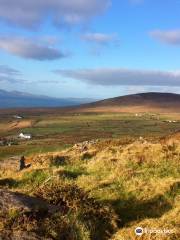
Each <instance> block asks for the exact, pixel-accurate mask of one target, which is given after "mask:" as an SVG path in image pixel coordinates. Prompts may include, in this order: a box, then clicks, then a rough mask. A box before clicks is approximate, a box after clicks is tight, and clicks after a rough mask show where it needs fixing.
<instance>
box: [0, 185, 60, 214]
mask: <svg viewBox="0 0 180 240" xmlns="http://www.w3.org/2000/svg"><path fill="white" fill-rule="evenodd" d="M10 209H15V210H17V211H18V210H19V211H20V212H21V213H31V212H32V213H33V212H36V213H37V212H39V213H53V212H56V211H57V210H58V208H57V207H56V206H54V205H50V204H48V203H46V202H45V201H43V200H42V199H39V198H36V197H30V196H27V195H25V194H22V193H18V192H11V191H8V190H4V189H0V211H2V212H8V211H9V210H10Z"/></svg>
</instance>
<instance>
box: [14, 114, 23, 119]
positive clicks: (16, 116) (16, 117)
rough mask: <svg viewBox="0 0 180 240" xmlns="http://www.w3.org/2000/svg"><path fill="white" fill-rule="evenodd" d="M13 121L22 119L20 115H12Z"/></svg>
mask: <svg viewBox="0 0 180 240" xmlns="http://www.w3.org/2000/svg"><path fill="white" fill-rule="evenodd" d="M13 117H14V118H15V119H22V117H21V116H20V115H14V116H13Z"/></svg>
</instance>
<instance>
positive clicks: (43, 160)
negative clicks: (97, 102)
mask: <svg viewBox="0 0 180 240" xmlns="http://www.w3.org/2000/svg"><path fill="white" fill-rule="evenodd" d="M17 114H18V113H17ZM10 126H15V127H10ZM21 132H23V133H27V134H31V135H32V139H31V140H22V139H19V138H17V136H18V135H19V133H21ZM0 136H1V138H6V139H7V140H9V141H10V139H16V142H15V145H13V144H10V145H9V146H8V145H7V146H0V196H1V197H0V236H1V237H2V239H5V240H6V239H24V240H26V239H32V240H35V239H42V240H43V239H46V240H49V239H52V240H54V239H55V240H59V239H63V240H96V239H102V240H104V239H108V240H135V239H139V237H138V236H136V234H135V229H136V228H137V227H142V228H143V229H149V231H152V230H153V229H154V230H163V229H165V230H166V231H170V233H154V232H151V233H150V232H148V233H144V234H143V235H142V236H141V237H140V239H143V240H149V239H150V240H151V239H152V240H156V239H157V240H166V239H167V240H178V239H179V238H180V235H179V227H180V205H179V203H180V201H179V200H180V198H179V193H180V192H179V190H180V164H179V161H180V115H178V114H171V115H170V116H169V115H166V114H149V113H146V114H129V113H96V114H95V113H93V114H92V113H88V114H87V113H84V114H83V113H81V114H79V113H74V114H68V113H66V114H65V113H64V114H40V115H37V114H32V112H31V113H29V114H24V116H23V119H21V120H18V121H17V120H15V119H13V117H12V116H11V115H10V114H9V115H8V114H7V113H6V114H4V115H3V114H2V115H1V119H0ZM21 156H25V159H26V165H27V166H28V167H27V168H24V169H23V170H22V171H19V159H20V157H21Z"/></svg>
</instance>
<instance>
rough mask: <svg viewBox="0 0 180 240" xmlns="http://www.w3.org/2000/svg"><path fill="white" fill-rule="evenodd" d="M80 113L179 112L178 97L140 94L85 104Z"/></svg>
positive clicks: (166, 94)
mask: <svg viewBox="0 0 180 240" xmlns="http://www.w3.org/2000/svg"><path fill="white" fill-rule="evenodd" d="M78 110H80V111H82V112H149V111H150V112H180V95H179V94H173V93H156V92H150V93H140V94H133V95H127V96H122V97H116V98H110V99H105V100H102V101H98V102H94V103H90V104H85V105H83V106H81V107H80V108H78Z"/></svg>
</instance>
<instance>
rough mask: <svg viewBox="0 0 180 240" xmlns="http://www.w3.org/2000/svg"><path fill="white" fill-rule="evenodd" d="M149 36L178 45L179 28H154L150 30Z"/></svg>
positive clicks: (179, 38) (179, 42)
mask: <svg viewBox="0 0 180 240" xmlns="http://www.w3.org/2000/svg"><path fill="white" fill-rule="evenodd" d="M150 36H151V37H153V38H154V39H157V40H158V41H160V42H163V43H167V44H171V45H179V46H180V30H169V31H162V30H155V31H151V32H150Z"/></svg>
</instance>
